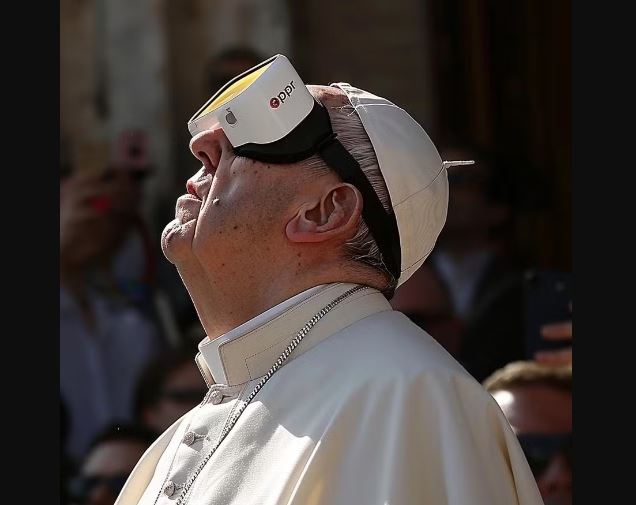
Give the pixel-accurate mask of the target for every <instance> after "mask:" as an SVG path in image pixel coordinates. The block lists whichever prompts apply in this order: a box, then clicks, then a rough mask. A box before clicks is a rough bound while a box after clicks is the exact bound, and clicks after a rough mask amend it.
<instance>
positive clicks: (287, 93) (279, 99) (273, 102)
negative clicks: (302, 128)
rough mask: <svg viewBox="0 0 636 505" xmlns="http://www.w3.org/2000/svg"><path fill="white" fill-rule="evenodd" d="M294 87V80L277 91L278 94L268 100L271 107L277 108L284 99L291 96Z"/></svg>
mask: <svg viewBox="0 0 636 505" xmlns="http://www.w3.org/2000/svg"><path fill="white" fill-rule="evenodd" d="M295 89H296V86H294V81H290V82H289V84H288V85H287V86H285V87H284V88H283V90H282V91H281V92H280V93H278V95H276V96H275V97H274V98H272V99H271V100H270V101H269V106H270V107H271V108H272V109H277V108H278V107H279V106H280V105H281V104H282V103H285V100H287V99H288V98H289V97H290V96H291V94H292V91H294V90H295Z"/></svg>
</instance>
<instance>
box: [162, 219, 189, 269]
mask: <svg viewBox="0 0 636 505" xmlns="http://www.w3.org/2000/svg"><path fill="white" fill-rule="evenodd" d="M196 226H197V220H196V219H191V220H190V221H187V222H185V223H183V224H180V223H179V221H178V220H177V219H173V220H172V221H170V222H169V223H168V224H167V225H166V227H165V228H164V229H163V232H162V233H161V250H162V251H163V254H164V256H165V257H166V259H167V260H168V261H169V262H170V263H172V264H173V265H176V264H177V263H183V262H187V261H188V260H192V259H193V258H194V256H193V254H192V240H193V239H194V231H195V229H196Z"/></svg>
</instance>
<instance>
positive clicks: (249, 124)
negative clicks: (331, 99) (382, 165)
mask: <svg viewBox="0 0 636 505" xmlns="http://www.w3.org/2000/svg"><path fill="white" fill-rule="evenodd" d="M219 127H220V128H222V129H223V131H224V132H225V135H226V136H227V138H228V140H229V141H230V143H231V144H232V147H233V148H234V152H235V153H236V154H237V155H238V156H244V157H246V158H251V159H254V160H257V161H261V162H266V163H295V162H298V161H301V160H304V159H307V158H309V157H310V156H312V155H313V154H318V155H319V156H320V157H321V158H322V159H323V160H324V161H325V163H326V164H327V165H328V166H329V167H331V168H332V169H333V170H335V172H336V173H337V174H338V175H339V176H340V178H341V179H342V180H343V182H346V183H350V184H353V185H354V186H355V187H356V188H358V190H359V191H360V193H361V194H362V198H363V202H364V205H363V209H362V217H363V219H364V221H365V223H366V224H367V226H368V227H369V230H370V232H371V234H372V235H373V238H374V239H375V241H376V243H377V244H378V247H379V249H380V252H381V254H382V259H383V261H384V264H385V265H386V267H387V269H388V270H389V272H391V274H392V275H393V276H394V278H395V279H396V280H397V279H398V278H399V276H400V260H401V253H400V238H399V232H398V227H397V222H396V219H395V214H394V213H393V212H392V209H391V212H386V211H385V210H384V207H383V206H382V203H381V202H380V199H379V198H378V196H377V194H376V193H375V191H374V190H373V187H372V186H371V183H370V182H369V180H368V179H367V178H366V176H365V175H364V172H363V171H362V169H361V168H360V165H359V164H358V162H357V161H356V160H355V159H354V157H353V156H352V155H351V154H350V153H349V152H348V151H347V150H346V149H345V148H344V146H343V145H342V144H341V143H340V141H339V140H338V139H337V136H336V133H334V131H333V129H332V127H331V120H330V118H329V113H328V112H327V110H326V109H325V107H324V106H323V105H322V104H321V103H320V102H318V101H317V100H316V99H315V98H314V97H313V96H312V95H311V93H310V92H309V90H308V89H307V87H306V86H305V84H304V83H303V81H302V80H301V78H300V77H299V75H298V73H297V72H296V70H295V69H294V67H293V66H292V64H291V63H290V62H289V60H288V59H287V58H286V57H285V56H283V55H282V54H277V55H275V56H272V57H271V58H269V59H267V60H265V61H264V62H262V63H260V64H259V65H256V66H255V67H253V68H251V69H249V70H247V71H246V72H243V73H242V74H240V75H239V76H237V77H235V78H234V79H232V80H231V81H229V82H228V83H227V84H225V86H223V87H222V88H221V89H220V90H218V91H217V92H216V93H215V94H214V95H213V96H212V98H210V99H209V100H208V101H207V102H206V103H205V105H203V107H201V108H200V109H199V110H198V111H197V112H196V114H194V116H192V118H191V119H190V120H189V121H188V130H189V131H190V134H191V135H192V136H194V135H196V134H198V133H200V132H203V131H206V130H210V129H213V128H219Z"/></svg>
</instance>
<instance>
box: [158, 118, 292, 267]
mask: <svg viewBox="0 0 636 505" xmlns="http://www.w3.org/2000/svg"><path fill="white" fill-rule="evenodd" d="M190 149H191V151H192V153H193V154H194V155H195V156H196V157H197V158H198V159H199V160H200V161H201V162H202V163H203V166H202V167H201V169H200V170H199V171H198V172H197V173H196V174H194V176H192V177H191V178H190V179H189V180H188V182H187V184H186V187H187V191H188V192H187V194H185V195H183V196H181V197H180V198H179V199H178V200H177V204H176V212H175V219H174V220H173V221H171V222H170V223H169V224H168V225H167V226H166V228H165V229H164V232H163V235H162V248H163V251H164V254H165V255H166V257H167V258H168V259H169V260H170V261H171V262H172V263H175V264H177V265H178V264H179V263H180V262H187V261H196V262H198V263H199V264H200V265H201V266H202V267H203V270H204V271H205V272H206V273H208V274H211V275H213V276H214V277H215V278H218V277H219V276H226V275H240V274H241V273H242V272H244V271H245V269H247V270H249V268H250V265H251V264H254V263H255V262H258V259H259V257H263V256H265V257H267V256H273V255H275V252H276V247H278V246H279V245H280V244H281V243H282V242H281V241H283V240H284V230H285V225H286V223H287V220H288V219H289V218H290V217H291V215H292V214H289V212H288V209H289V208H290V203H291V200H292V199H293V198H292V197H293V194H294V187H295V184H294V177H293V176H294V170H295V169H296V170H297V168H296V167H293V166H290V165H275V164H266V163H261V162H258V161H254V160H251V159H248V158H243V157H239V156H236V155H235V154H234V151H233V149H232V145H231V144H230V142H229V140H228V139H227V137H226V136H225V133H224V132H223V130H222V129H220V128H217V129H213V130H208V131H205V132H202V133H200V134H198V135H196V136H195V137H194V138H193V139H192V141H191V143H190ZM223 272H225V273H223Z"/></svg>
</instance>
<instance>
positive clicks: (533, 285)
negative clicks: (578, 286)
mask: <svg viewBox="0 0 636 505" xmlns="http://www.w3.org/2000/svg"><path fill="white" fill-rule="evenodd" d="M571 282H572V276H571V274H570V273H569V272H563V271H558V270H531V271H528V272H526V275H525V279H524V298H525V354H526V359H534V355H535V354H536V353H537V352H538V351H549V350H556V349H563V348H565V347H570V346H571V345H572V341H571V340H547V339H546V338H544V337H543V336H542V335H541V327H542V326H544V325H546V324H549V323H560V322H565V321H571V320H572V313H571V312H570V304H571V303H572V291H571Z"/></svg>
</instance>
